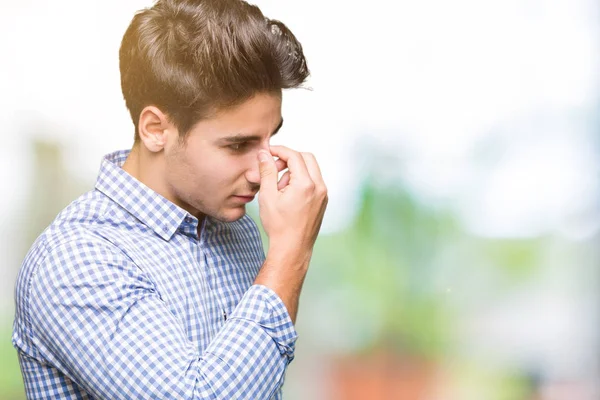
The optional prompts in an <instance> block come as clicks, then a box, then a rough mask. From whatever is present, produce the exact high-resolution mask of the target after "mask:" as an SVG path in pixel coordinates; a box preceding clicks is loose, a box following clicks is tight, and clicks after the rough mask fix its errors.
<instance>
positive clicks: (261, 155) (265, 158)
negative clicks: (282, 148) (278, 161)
mask: <svg viewBox="0 0 600 400" xmlns="http://www.w3.org/2000/svg"><path fill="white" fill-rule="evenodd" d="M269 157H270V155H269V154H268V153H267V152H266V151H264V150H260V151H259V152H258V159H259V161H260V162H265V161H269Z"/></svg>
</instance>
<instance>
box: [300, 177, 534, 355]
mask: <svg viewBox="0 0 600 400" xmlns="http://www.w3.org/2000/svg"><path fill="white" fill-rule="evenodd" d="M543 245H544V243H543V240H502V239H486V238H478V237H472V236H470V235H469V234H468V233H467V232H466V231H465V230H464V228H463V227H462V226H461V225H460V223H459V222H458V221H457V220H456V218H455V213H454V212H453V211H452V210H446V209H440V208H435V207H433V206H429V205H426V204H425V203H423V202H420V201H419V200H418V199H416V198H415V197H414V196H413V195H412V194H411V193H410V192H409V191H408V190H406V189H404V188H403V187H402V186H401V185H398V184H397V185H394V186H392V185H385V186H384V185H378V184H377V182H376V181H373V180H371V179H367V180H366V181H365V183H364V184H363V186H362V190H361V202H360V206H359V209H358V212H357V214H356V217H355V218H354V219H353V221H352V222H351V223H350V224H349V226H348V227H347V228H346V229H344V230H342V231H340V232H338V233H335V234H331V235H323V236H321V237H320V238H319V240H318V241H317V244H316V245H315V251H314V256H313V262H312V264H313V266H312V267H311V272H310V274H312V275H313V276H311V277H310V278H309V279H307V289H308V290H309V291H310V292H311V296H317V297H320V299H318V300H315V301H313V303H315V304H316V303H318V304H323V305H327V304H330V306H329V307H330V308H331V309H330V310H329V312H330V314H331V315H333V316H335V317H334V318H335V323H337V324H340V325H341V326H340V327H338V328H337V329H334V330H333V332H332V333H331V336H330V337H329V338H328V337H327V333H326V332H325V333H323V334H322V339H323V340H325V341H327V340H329V341H330V342H331V344H332V346H333V347H334V348H335V346H336V344H335V342H344V341H345V342H347V343H346V344H345V345H342V346H341V350H342V351H343V352H344V351H345V352H348V351H349V352H373V351H376V349H378V348H386V349H391V350H395V351H397V352H398V353H400V354H403V353H404V354H413V355H418V356H421V357H424V358H437V357H442V356H443V355H444V354H446V353H447V352H448V350H449V349H451V346H452V340H453V339H452V335H453V332H454V328H455V326H454V322H453V321H455V320H457V315H456V312H457V309H456V308H455V307H453V304H452V303H451V302H449V301H448V298H449V294H448V293H449V290H450V289H448V287H449V286H450V285H452V286H456V285H459V286H457V287H455V289H459V290H460V289H461V287H460V285H463V286H465V288H466V289H468V287H467V286H468V285H469V284H470V281H469V277H470V276H472V275H473V274H477V273H480V272H481V271H483V270H485V269H490V270H492V271H493V272H494V273H495V274H496V275H497V276H500V277H501V278H503V279H501V280H500V281H499V283H501V284H508V285H518V284H521V283H523V282H526V281H527V280H528V278H530V277H533V276H535V274H534V273H533V272H534V271H535V270H536V269H537V266H538V265H539V261H540V260H539V258H540V254H541V250H542V249H543ZM310 274H309V275H310ZM456 276H458V277H460V278H459V279H457V278H456ZM324 308H327V306H325V307H324ZM321 309H322V310H323V307H322V308H321ZM323 312H327V311H326V310H324V311H323ZM339 332H344V333H345V335H344V336H343V337H339Z"/></svg>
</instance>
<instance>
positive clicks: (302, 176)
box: [271, 146, 310, 184]
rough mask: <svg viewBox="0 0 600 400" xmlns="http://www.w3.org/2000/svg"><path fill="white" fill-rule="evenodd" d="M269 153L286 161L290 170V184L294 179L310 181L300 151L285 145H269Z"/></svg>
mask: <svg viewBox="0 0 600 400" xmlns="http://www.w3.org/2000/svg"><path fill="white" fill-rule="evenodd" d="M271 154H273V155H274V156H275V157H279V159H280V160H283V161H284V162H286V163H287V167H288V169H289V171H290V182H291V183H292V184H293V182H295V181H296V180H297V181H298V182H307V181H310V175H309V173H308V169H307V168H306V163H305V162H304V158H303V157H302V156H301V155H300V153H298V152H297V151H294V150H292V149H290V148H287V147H285V146H271Z"/></svg>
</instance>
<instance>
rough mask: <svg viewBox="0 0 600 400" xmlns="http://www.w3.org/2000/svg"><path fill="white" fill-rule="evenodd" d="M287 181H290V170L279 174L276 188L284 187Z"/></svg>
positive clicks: (287, 183)
mask: <svg viewBox="0 0 600 400" xmlns="http://www.w3.org/2000/svg"><path fill="white" fill-rule="evenodd" d="M289 183H290V171H286V172H285V173H284V174H283V175H282V176H281V179H279V182H278V183H277V190H281V189H283V188H284V187H286V186H287V185H289Z"/></svg>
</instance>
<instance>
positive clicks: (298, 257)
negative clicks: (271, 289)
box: [264, 244, 312, 272]
mask: <svg viewBox="0 0 600 400" xmlns="http://www.w3.org/2000/svg"><path fill="white" fill-rule="evenodd" d="M311 256H312V249H309V250H305V249H301V248H298V247H295V248H294V247H291V246H278V245H275V244H273V245H270V246H269V250H268V251H267V256H266V259H265V262H264V265H265V266H267V267H275V268H277V269H283V270H287V271H299V272H300V271H302V272H304V271H306V270H307V269H308V265H309V263H310V258H311Z"/></svg>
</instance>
